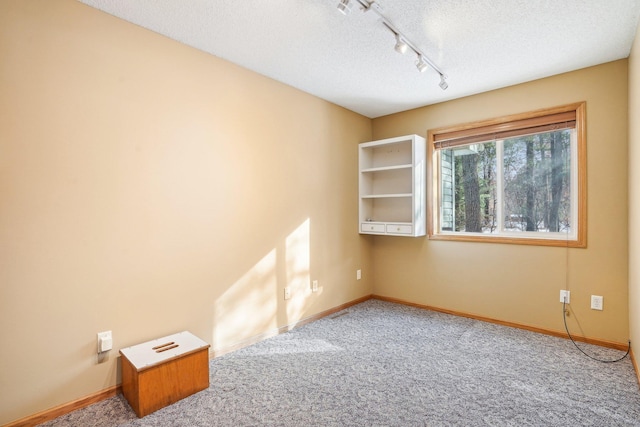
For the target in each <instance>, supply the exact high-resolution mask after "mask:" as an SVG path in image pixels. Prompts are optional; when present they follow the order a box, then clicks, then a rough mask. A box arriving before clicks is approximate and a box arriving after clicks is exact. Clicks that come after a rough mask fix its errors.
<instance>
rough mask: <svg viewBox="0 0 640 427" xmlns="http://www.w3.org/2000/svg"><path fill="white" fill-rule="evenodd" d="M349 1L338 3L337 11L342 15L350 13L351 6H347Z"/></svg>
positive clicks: (341, 0) (343, 0) (342, 0)
mask: <svg viewBox="0 0 640 427" xmlns="http://www.w3.org/2000/svg"><path fill="white" fill-rule="evenodd" d="M349 1H350V0H340V3H338V10H339V11H340V13H342V14H343V15H348V14H349V12H351V6H350V5H349Z"/></svg>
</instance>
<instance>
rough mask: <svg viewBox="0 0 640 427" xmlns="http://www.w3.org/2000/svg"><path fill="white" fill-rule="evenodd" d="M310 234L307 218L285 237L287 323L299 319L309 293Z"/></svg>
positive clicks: (305, 306)
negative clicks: (289, 291) (288, 297)
mask: <svg viewBox="0 0 640 427" xmlns="http://www.w3.org/2000/svg"><path fill="white" fill-rule="evenodd" d="M310 236H311V234H310V219H309V218H307V219H306V220H305V221H304V222H303V223H302V224H300V226H299V227H298V228H296V229H295V230H294V231H293V232H292V233H291V234H289V236H288V237H287V240H286V243H285V257H286V258H285V259H286V286H289V287H290V288H291V299H289V300H287V301H285V303H286V313H287V323H288V324H292V323H294V322H297V321H298V320H300V319H301V318H302V317H303V316H304V313H305V310H306V308H307V301H308V299H309V296H310V295H311V271H310V270H311V254H310V252H311V242H310V240H311V237H310Z"/></svg>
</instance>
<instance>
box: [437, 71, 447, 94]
mask: <svg viewBox="0 0 640 427" xmlns="http://www.w3.org/2000/svg"><path fill="white" fill-rule="evenodd" d="M438 86H440V89H442V90H447V88H448V87H449V83H447V80H446V77H445V76H444V74H440V83H439V84H438Z"/></svg>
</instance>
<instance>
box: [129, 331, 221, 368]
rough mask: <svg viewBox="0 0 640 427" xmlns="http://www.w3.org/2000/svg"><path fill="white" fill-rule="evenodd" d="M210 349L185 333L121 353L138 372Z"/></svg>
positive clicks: (190, 334)
mask: <svg viewBox="0 0 640 427" xmlns="http://www.w3.org/2000/svg"><path fill="white" fill-rule="evenodd" d="M209 347H210V346H209V344H207V343H206V342H205V341H203V340H201V339H200V338H198V337H196V336H195V335H193V334H192V333H191V332H187V331H184V332H179V333H177V334H173V335H169V336H166V337H163V338H158V339H155V340H151V341H147V342H145V343H142V344H137V345H134V346H131V347H126V348H123V349H121V350H120V353H121V354H122V355H123V356H124V357H126V358H127V359H128V360H129V362H131V364H132V365H133V366H134V367H135V368H136V369H137V370H141V369H144V368H149V367H151V366H154V365H157V364H159V363H162V362H166V361H167V360H170V359H174V358H177V357H180V356H184V355H186V354H189V353H193V352H194V351H197V350H201V349H205V348H209Z"/></svg>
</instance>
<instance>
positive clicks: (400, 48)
mask: <svg viewBox="0 0 640 427" xmlns="http://www.w3.org/2000/svg"><path fill="white" fill-rule="evenodd" d="M408 47H409V45H407V42H406V41H405V40H404V38H402V36H401V35H400V34H396V47H395V49H396V52H398V53H402V54H404V53H405V52H406V51H407V48H408Z"/></svg>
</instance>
